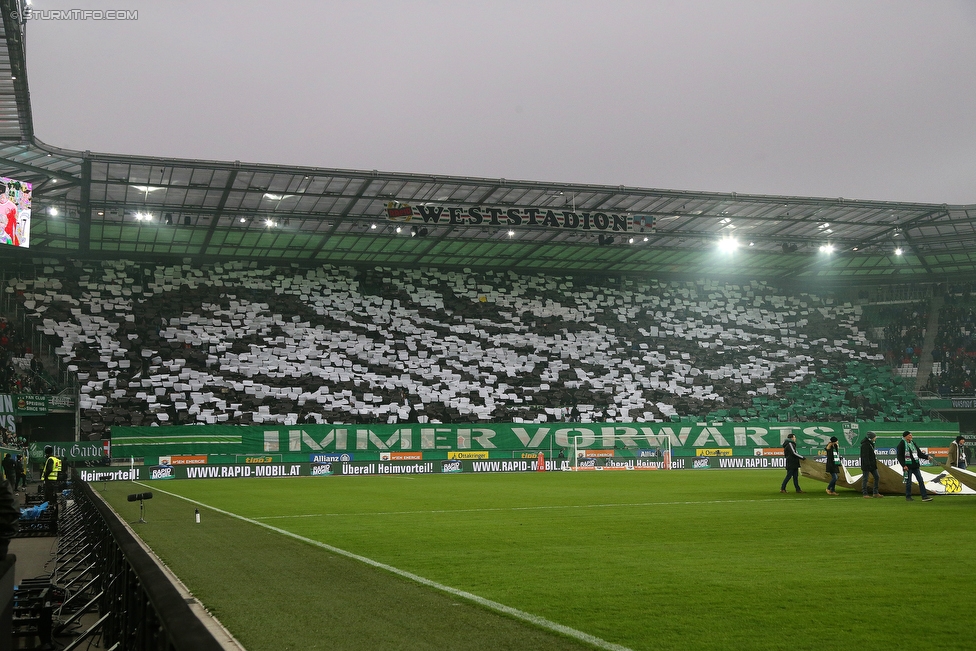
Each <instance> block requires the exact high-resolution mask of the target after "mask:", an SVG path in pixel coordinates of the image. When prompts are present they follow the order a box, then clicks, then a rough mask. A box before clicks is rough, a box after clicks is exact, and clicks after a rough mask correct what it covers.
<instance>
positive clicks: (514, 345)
mask: <svg viewBox="0 0 976 651" xmlns="http://www.w3.org/2000/svg"><path fill="white" fill-rule="evenodd" d="M31 269H33V272H32V273H31V272H27V273H24V274H23V275H21V276H20V277H17V278H10V279H8V280H7V285H6V287H5V292H6V293H7V294H9V295H13V296H14V297H15V300H16V301H17V302H18V303H19V304H20V305H21V306H22V307H23V309H24V310H25V311H26V312H27V313H28V315H29V318H30V319H31V320H32V322H33V323H34V324H36V326H35V327H37V328H38V330H40V331H42V332H43V334H44V335H45V336H46V337H47V338H48V340H51V341H53V342H55V345H56V348H55V349H54V351H55V353H56V354H57V355H58V356H59V357H60V359H61V361H63V363H65V364H66V365H67V368H68V369H69V370H70V371H73V372H76V373H77V377H78V379H79V382H80V385H81V386H80V404H81V409H82V419H83V420H82V423H81V429H82V431H83V432H84V434H85V436H86V437H91V438H102V437H104V436H106V434H107V431H108V429H109V428H110V427H111V426H113V425H153V424H157V425H165V424H192V423H209V424H216V423H221V424H252V423H271V422H275V423H282V424H295V423H299V422H317V423H326V422H333V423H335V422H345V423H365V422H385V423H396V422H417V421H419V422H479V421H482V422H484V421H504V422H546V421H553V420H568V419H571V418H572V419H576V418H579V419H580V420H581V421H583V422H593V421H603V420H608V421H664V420H681V419H689V420H699V419H702V418H710V419H721V420H728V419H732V420H745V419H750V418H764V419H778V420H801V421H803V420H811V421H824V420H854V419H868V420H872V419H876V418H877V419H881V420H884V419H889V420H896V419H897V420H902V419H906V418H907V419H912V418H918V419H921V418H922V414H921V411H920V410H919V408H918V406H917V401H916V399H915V396H914V395H913V394H912V393H911V391H910V389H906V388H904V387H903V386H902V384H901V383H900V381H899V378H898V377H897V376H894V377H893V376H892V373H891V369H890V366H889V365H888V363H887V362H886V358H885V351H886V349H885V348H884V347H883V346H887V347H889V348H890V346H891V345H892V341H894V342H895V344H896V345H897V347H898V349H899V350H900V349H901V348H902V344H903V342H904V341H908V340H910V341H911V342H912V343H913V344H915V345H919V344H917V343H915V340H916V339H917V333H915V331H914V330H912V329H911V327H908V326H905V325H904V324H905V322H906V320H907V322H909V323H911V322H913V319H914V318H915V317H914V316H913V315H916V314H917V313H918V311H919V310H920V309H924V308H923V307H920V306H917V305H910V306H908V307H904V308H894V309H892V308H890V307H887V308H885V309H882V310H880V313H881V314H883V315H888V316H889V317H890V319H891V322H890V323H889V325H888V326H886V327H885V328H884V336H885V338H884V341H883V342H882V343H879V342H878V341H872V339H871V337H869V330H870V328H869V327H867V325H866V322H865V319H864V309H863V307H862V306H861V305H859V304H855V303H852V302H850V301H843V302H842V301H841V300H838V299H836V298H834V297H833V296H831V295H823V296H820V295H815V294H810V293H806V292H797V293H790V292H788V291H785V290H781V289H777V288H776V287H774V286H772V285H771V284H770V283H767V282H765V281H752V282H749V283H747V284H743V285H737V284H727V283H721V282H717V281H707V280H698V281H656V280H643V281H641V280H637V279H627V278H602V277H571V276H557V277H554V276H552V275H541V274H539V275H519V274H515V273H511V272H492V271H485V272H477V273H476V272H472V271H470V270H462V271H440V270H436V269H413V270H411V269H395V268H389V267H375V268H372V269H368V270H361V269H360V270H357V269H353V268H336V267H330V266H319V267H308V268H302V267H299V266H298V265H291V266H285V267H280V266H277V267H276V266H270V265H259V264H257V263H254V262H251V263H243V262H241V263H232V262H228V263H215V264H210V265H203V266H194V265H191V264H178V265H169V266H163V265H153V264H147V263H141V262H134V261H131V260H130V261H126V260H117V261H104V262H78V261H74V262H72V261H62V260H48V261H47V263H42V264H39V265H36V266H33V267H31ZM878 322H879V321H877V320H873V321H872V323H873V324H877V323H878ZM882 322H883V321H882ZM892 333H897V334H898V336H897V337H895V336H894V335H892Z"/></svg>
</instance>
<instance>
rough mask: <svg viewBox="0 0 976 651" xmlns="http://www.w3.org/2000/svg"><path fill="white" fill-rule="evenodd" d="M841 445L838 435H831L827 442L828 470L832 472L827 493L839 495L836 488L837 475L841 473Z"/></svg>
mask: <svg viewBox="0 0 976 651" xmlns="http://www.w3.org/2000/svg"><path fill="white" fill-rule="evenodd" d="M840 464H841V460H840V447H839V446H838V444H837V437H836V436H831V437H830V443H828V444H827V472H829V473H830V483H829V484H827V495H839V493H838V492H837V491H835V490H834V489H835V488H836V487H837V477H838V476H839V475H840Z"/></svg>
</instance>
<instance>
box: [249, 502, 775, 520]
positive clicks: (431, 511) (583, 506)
mask: <svg viewBox="0 0 976 651" xmlns="http://www.w3.org/2000/svg"><path fill="white" fill-rule="evenodd" d="M782 501H784V500H783V499H782V498H779V499H777V498H774V497H770V498H763V499H758V500H690V501H686V502H629V503H628V502H621V503H616V504H564V505H547V506H507V507H498V508H482V509H429V510H424V511H375V512H357V513H302V514H299V515H266V516H262V517H257V518H254V519H255V520H287V519H292V518H338V517H350V516H352V517H360V516H370V517H372V516H377V515H434V514H441V513H446V514H451V513H491V512H499V511H558V510H565V509H601V508H618V507H628V506H680V505H688V504H695V505H697V504H746V503H755V502H782Z"/></svg>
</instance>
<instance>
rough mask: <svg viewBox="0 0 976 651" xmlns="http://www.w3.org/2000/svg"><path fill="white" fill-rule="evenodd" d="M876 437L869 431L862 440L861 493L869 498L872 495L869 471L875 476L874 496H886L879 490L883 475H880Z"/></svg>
mask: <svg viewBox="0 0 976 651" xmlns="http://www.w3.org/2000/svg"><path fill="white" fill-rule="evenodd" d="M875 438H876V435H875V433H874V432H868V435H867V436H865V437H864V440H863V441H861V495H863V496H864V497H866V498H868V499H871V496H870V495H869V494H868V473H871V475H872V476H874V496H875V497H884V495H882V494H881V493H879V492H878V486H879V482H880V481H881V477H880V476H878V457H877V456H876V455H875V452H874V439H875Z"/></svg>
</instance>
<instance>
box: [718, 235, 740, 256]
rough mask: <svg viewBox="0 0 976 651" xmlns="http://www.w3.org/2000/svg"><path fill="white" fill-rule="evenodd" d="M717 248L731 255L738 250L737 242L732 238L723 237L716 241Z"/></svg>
mask: <svg viewBox="0 0 976 651" xmlns="http://www.w3.org/2000/svg"><path fill="white" fill-rule="evenodd" d="M718 248H719V250H720V251H722V252H724V253H732V252H733V251H735V250H736V249H737V248H739V240H737V239H735V238H734V237H723V238H722V239H720V240H719V241H718Z"/></svg>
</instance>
